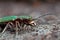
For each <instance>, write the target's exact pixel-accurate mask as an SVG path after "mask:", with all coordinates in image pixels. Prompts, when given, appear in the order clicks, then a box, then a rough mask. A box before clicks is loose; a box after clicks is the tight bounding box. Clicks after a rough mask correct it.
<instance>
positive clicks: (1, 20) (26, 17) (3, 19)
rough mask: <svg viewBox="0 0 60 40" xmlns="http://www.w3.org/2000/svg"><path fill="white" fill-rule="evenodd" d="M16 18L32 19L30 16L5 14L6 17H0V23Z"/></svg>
mask: <svg viewBox="0 0 60 40" xmlns="http://www.w3.org/2000/svg"><path fill="white" fill-rule="evenodd" d="M18 18H19V19H32V17H31V16H7V17H3V18H0V23H2V22H8V21H14V20H16V19H18Z"/></svg>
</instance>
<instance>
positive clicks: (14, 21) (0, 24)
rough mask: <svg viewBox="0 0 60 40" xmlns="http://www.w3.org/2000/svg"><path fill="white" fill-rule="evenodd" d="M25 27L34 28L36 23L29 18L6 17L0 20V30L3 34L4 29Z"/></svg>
mask: <svg viewBox="0 0 60 40" xmlns="http://www.w3.org/2000/svg"><path fill="white" fill-rule="evenodd" d="M25 25H30V26H34V25H36V23H35V22H34V21H33V20H32V17H31V16H7V17H3V18H0V28H1V29H2V30H3V31H2V33H4V32H5V30H6V29H8V30H9V28H10V29H14V28H15V30H17V29H18V28H19V29H21V28H24V26H25Z"/></svg>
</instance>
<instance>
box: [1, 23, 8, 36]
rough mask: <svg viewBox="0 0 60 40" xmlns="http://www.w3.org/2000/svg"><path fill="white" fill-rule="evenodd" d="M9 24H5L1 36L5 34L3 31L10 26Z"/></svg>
mask: <svg viewBox="0 0 60 40" xmlns="http://www.w3.org/2000/svg"><path fill="white" fill-rule="evenodd" d="M8 26H9V23H8V24H7V25H6V26H5V28H4V30H3V31H2V33H1V35H0V36H2V35H3V33H4V32H5V30H6V29H7V28H8Z"/></svg>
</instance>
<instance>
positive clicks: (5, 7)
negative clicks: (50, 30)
mask: <svg viewBox="0 0 60 40" xmlns="http://www.w3.org/2000/svg"><path fill="white" fill-rule="evenodd" d="M43 14H52V15H47V16H44V17H41V18H40V21H41V22H45V23H46V22H47V23H57V22H58V23H60V0H0V17H4V16H10V15H17V16H19V15H30V16H32V17H33V18H37V17H39V16H41V15H43Z"/></svg>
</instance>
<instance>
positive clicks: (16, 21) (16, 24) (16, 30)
mask: <svg viewBox="0 0 60 40" xmlns="http://www.w3.org/2000/svg"><path fill="white" fill-rule="evenodd" d="M18 24H19V22H18V21H16V36H17V35H18V30H19V29H18Z"/></svg>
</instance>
